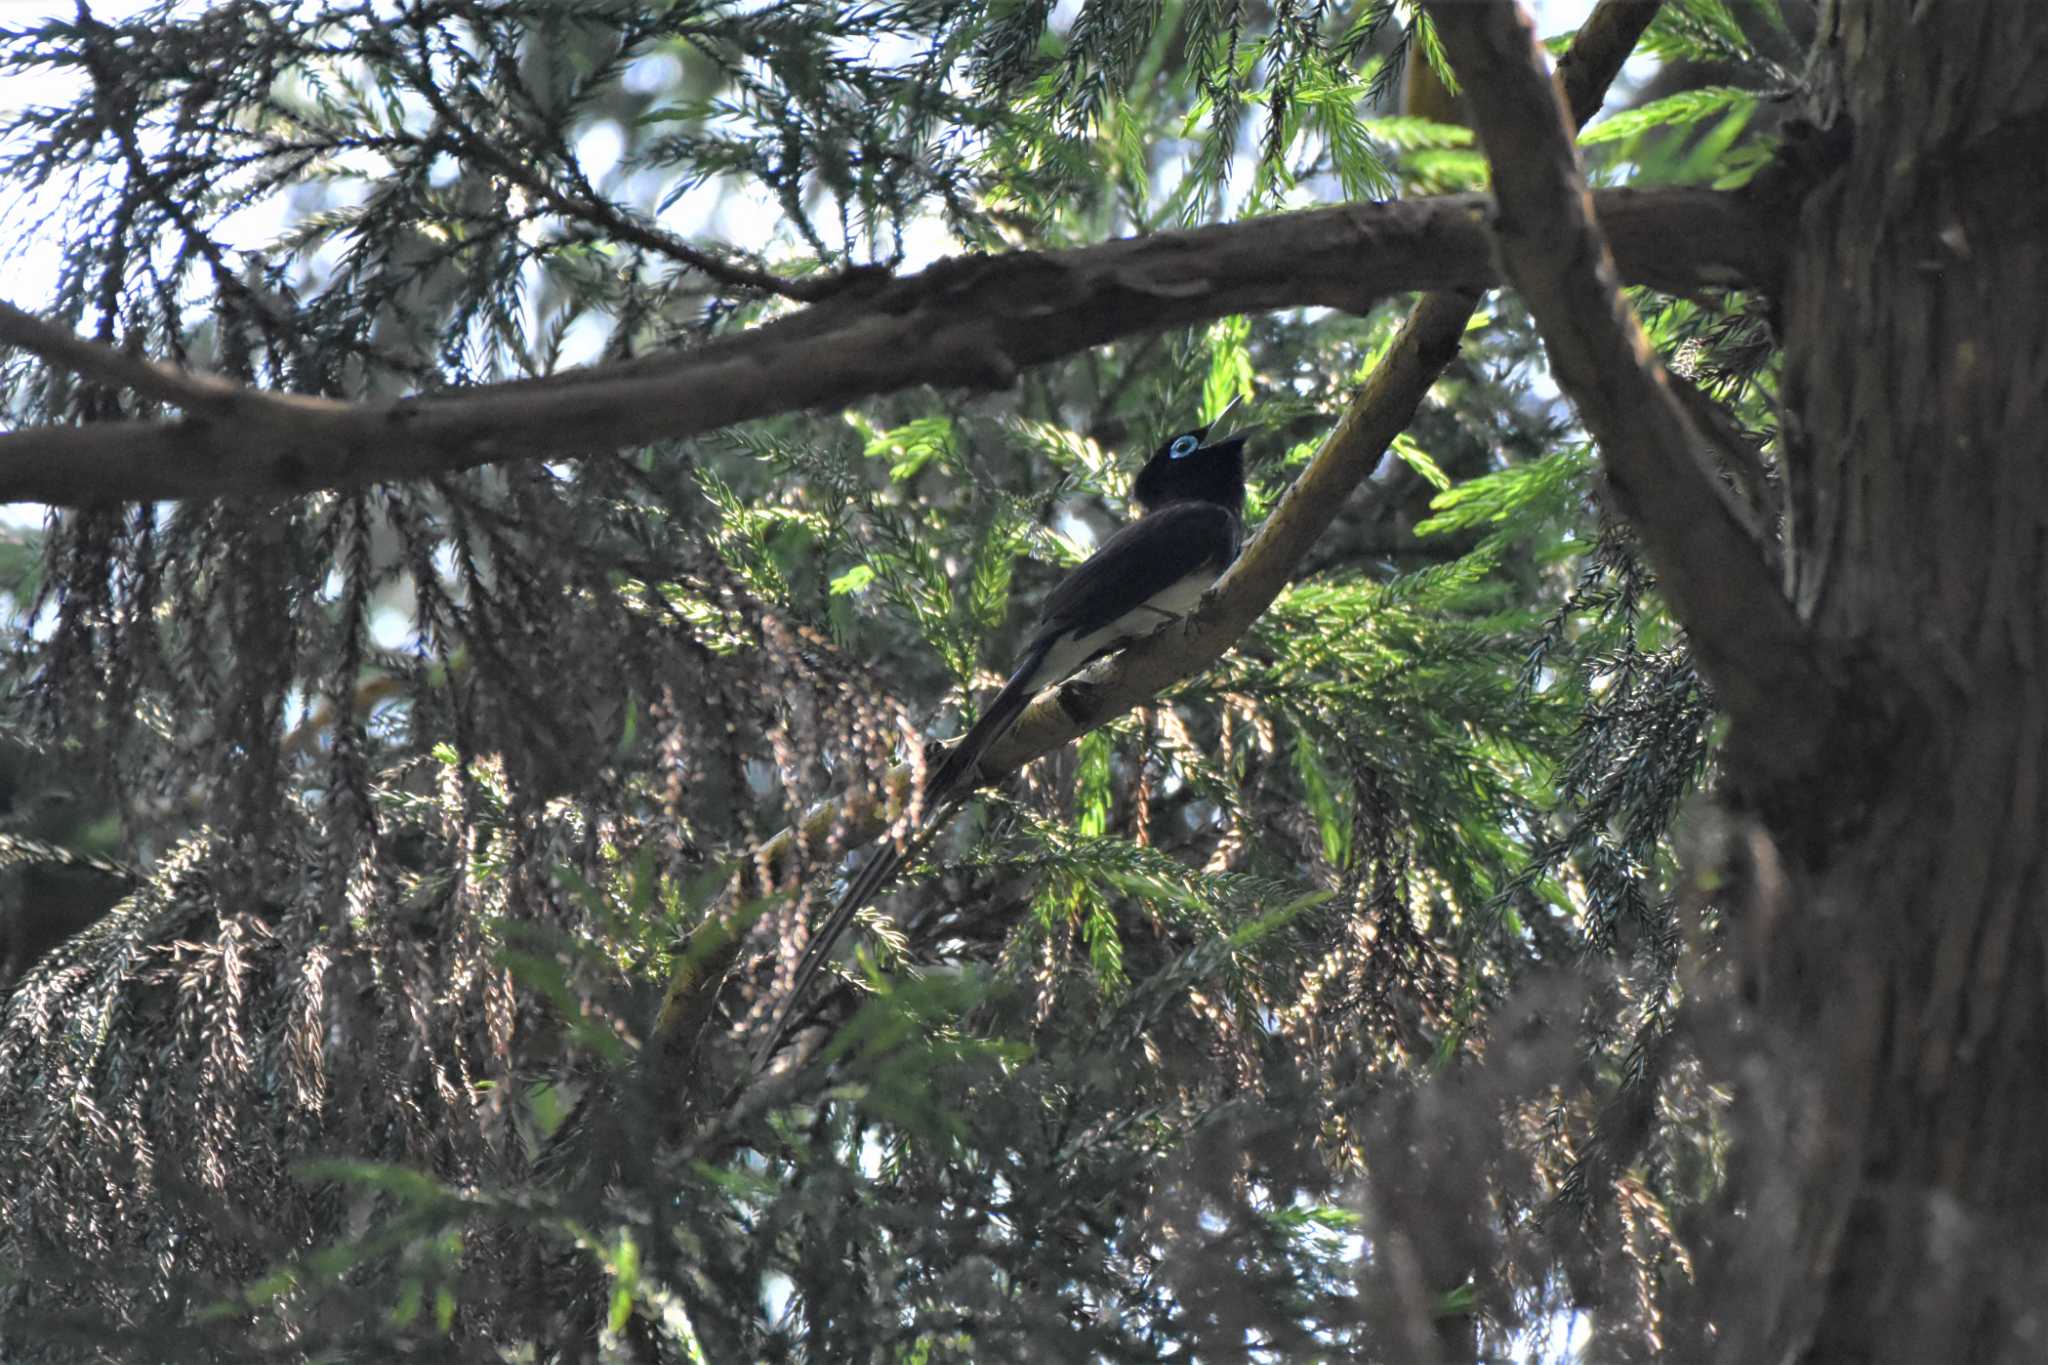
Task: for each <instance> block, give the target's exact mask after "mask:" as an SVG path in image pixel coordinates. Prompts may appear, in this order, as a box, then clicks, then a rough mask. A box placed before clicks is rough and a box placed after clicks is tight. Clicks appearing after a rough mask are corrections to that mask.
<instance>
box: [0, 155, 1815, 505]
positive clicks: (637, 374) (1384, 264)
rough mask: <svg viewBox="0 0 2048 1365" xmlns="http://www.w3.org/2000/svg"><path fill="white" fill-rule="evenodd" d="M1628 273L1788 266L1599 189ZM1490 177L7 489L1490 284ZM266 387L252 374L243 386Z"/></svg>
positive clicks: (141, 440) (190, 475) (985, 361)
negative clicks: (1441, 191) (1484, 183)
mask: <svg viewBox="0 0 2048 1365" xmlns="http://www.w3.org/2000/svg"><path fill="white" fill-rule="evenodd" d="M1599 202H1600V204H1601V209H1602V214H1603V217H1604V218H1605V220H1606V221H1607V223H1608V227H1609V231H1610V234H1611V236H1612V239H1613V241H1614V244H1615V251H1616V253H1617V258H1618V259H1619V261H1620V262H1621V269H1622V271H1623V272H1624V277H1625V278H1627V279H1629V280H1631V281H1634V282H1637V283H1642V284H1648V285H1652V286H1655V287H1658V288H1662V289H1668V290H1672V291H1679V292H1682V291H1686V290H1691V289H1698V288H1713V287H1731V286H1739V285H1756V284H1759V283H1764V282H1767V281H1769V280H1771V279H1773V278H1775V276H1776V274H1777V272H1778V267H1779V261H1780V255H1781V252H1782V249H1783V244H1784V234H1783V233H1782V232H1780V231H1777V230H1775V229H1774V228H1773V227H1772V225H1771V224H1770V223H1768V222H1767V221H1765V220H1764V219H1763V218H1762V216H1761V215H1760V214H1759V213H1758V211H1757V210H1756V209H1755V208H1754V207H1753V206H1752V205H1751V204H1750V203H1749V201H1747V200H1746V199H1744V198H1743V197H1742V196H1740V195H1737V194H1727V193H1719V192H1715V191H1711V190H1696V189H1677V190H1658V191H1652V192H1646V193H1636V192H1633V191H1628V190H1613V191H1608V192H1606V193H1604V194H1602V195H1601V196H1599ZM1488 203H1489V201H1488V200H1487V199H1486V198H1485V197H1484V196H1479V195H1451V196H1446V197H1442V198H1436V199H1421V200H1411V201H1403V202H1396V203H1387V204H1347V205H1344V206H1342V207H1339V208H1330V209H1317V210H1313V211H1310V212H1305V213H1295V214H1283V215H1275V216H1273V217H1270V218H1261V219H1256V220H1253V221H1251V222H1246V223H1233V224H1228V225H1224V226H1219V227H1210V228H1199V229H1196V230H1194V231H1189V232H1162V233H1157V234H1155V235H1153V236H1149V237H1137V238H1126V239H1123V240H1119V241H1113V242H1104V243H1101V244H1100V245H1096V246H1090V247H1081V248H1077V249H1073V250H1068V251H1055V252H1013V253H1008V254H1005V255H1001V256H982V257H956V258H953V259H949V260H944V261H940V262H939V263H938V264H936V265H934V266H932V267H931V268H929V269H927V270H924V271H922V272H920V273H918V274H915V275H911V276H907V277H905V278H902V279H894V280H886V281H880V282H873V283H856V284H855V285H854V286H852V287H850V288H848V289H847V290H846V291H845V292H843V293H841V294H839V295H836V296H835V297H833V298H831V299H829V300H827V301H826V302H823V303H819V304H815V305H813V306H811V307H809V308H806V309H804V310H803V311H801V312H798V313H795V314H792V315H791V316H789V317H786V318H782V319H779V320H777V321H775V322H771V323H768V324H766V325H764V326H760V327H756V328H753V329H751V330H749V331H746V332H741V333H738V334H736V335H734V336H731V337H726V338H722V339H720V340H718V341H715V342H713V343H711V344H710V345H707V346H704V347H702V348H700V349H697V350H693V351H686V352H678V353H665V354H662V355H659V356H651V357H644V358H642V359H639V360H634V361H628V362H625V363H621V364H614V365H604V366H596V367H592V368H590V369H586V370H578V371H572V372H570V373H567V374H562V375H556V376H551V377H549V378H546V379H537V380H518V381H513V382H510V383H504V384H491V385H481V386H478V387H476V388H472V389H465V390H460V391H457V392H452V393H444V394H433V395H423V396H417V397H412V398H406V399H402V400H399V401H397V402H383V403H361V404H342V403H325V404H322V405H320V406H318V407H317V408H315V407H313V406H310V405H308V404H306V403H303V402H293V403H292V404H290V405H289V408H288V409H287V408H273V409H271V410H269V411H267V412H265V413H263V414H261V415H260V416H259V418H258V419H257V420H254V421H250V420H245V419H243V418H241V417H240V416H238V417H237V419H236V420H235V421H232V422H229V421H221V420H209V419H208V418H206V417H205V416H203V415H194V416H191V417H188V418H186V419H185V420H182V421H172V422H126V423H112V424H103V425H95V426H87V427H42V428H35V429H30V430H26V431H18V432H13V433H9V434H6V435H0V502H21V501H29V500H33V501H38V502H47V503H56V504H61V505H66V506H77V505H81V504H85V503H91V502H97V501H103V500H107V499H123V500H142V499H157V498H189V497H220V496H227V495H234V494H252V493H253V494H263V493H268V494H292V493H299V492H304V491H306V490H309V489H314V488H337V487H346V486H350V485H357V484H363V483H370V482H377V481H389V480H400V479H421V478H427V477H431V476H433V475H437V474H445V473H449V472H451V471H454V470H460V469H468V468H472V467H474V466H477V465H483V464H492V463H498V462H502V461H508V460H536V459H549V460H554V459H563V458H569V457H573V456H576V455H580V454H586V453H590V452H593V451H599V450H610V449H616V448H618V447H621V446H627V445H633V444H639V443H645V442H649V441H660V440H674V439H678V438H681V437H686V436H693V435H696V434H698V433H700V432H705V431H712V430H716V429H717V428H719V427H723V426H728V425H731V424H732V423H734V422H742V421H747V420H749V419H752V418H757V417H767V416H772V415H774V414H777V413H783V412H793V411H798V410H801V409H805V408H818V407H833V406H839V405H843V404H846V403H849V402H852V401H854V400H856V399H859V398H865V397H869V396H872V395H875V394H881V393H889V392H893V391H895V390H899V389H904V388H908V387H910V386H912V385H917V384H937V385H945V386H960V387H966V388H983V389H986V388H1001V387H1004V386H1007V385H1008V384H1010V383H1012V382H1013V381H1014V380H1015V378H1016V374H1017V371H1018V370H1020V369H1021V368H1023V367H1025V366H1027V365H1036V364H1042V363H1044V362H1046V361H1049V360H1056V359H1058V358H1060V357H1061V356H1066V355H1071V354H1074V353H1075V352H1078V351H1082V350H1086V349H1087V348H1089V347H1091V346H1099V345H1102V344H1103V343H1104V342H1108V341H1114V340H1117V339H1118V338H1121V337H1128V336H1137V335H1142V334H1145V333H1150V332H1156V331H1158V330H1160V329H1162V328H1167V327H1177V326H1186V325H1188V324H1191V323H1201V322H1206V321H1209V320H1211V319H1214V318H1218V317H1224V316H1227V315H1229V314H1232V313H1248V312H1266V311H1271V310H1274V309H1281V308H1300V307H1308V306H1318V305H1319V306H1323V307H1331V308H1342V309H1347V310H1350V311H1353V312H1361V311H1364V310H1365V309H1367V308H1369V307H1371V306H1372V305H1373V304H1374V303H1375V302H1377V301H1378V300H1380V299H1382V298H1385V297H1387V296H1388V295H1390V294H1395V293H1399V292H1402V291H1406V290H1413V289H1453V288H1471V289H1479V288H1485V287H1487V286H1490V285H1492V284H1494V283H1496V282H1497V275H1496V272H1495V267H1494V265H1493V261H1492V250H1491V242H1490V240H1489V237H1488V234H1487V231H1486V227H1485V222H1484V219H1485V216H1486V212H1487V208H1488ZM245 392H249V393H254V392H255V391H253V390H250V391H245Z"/></svg>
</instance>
